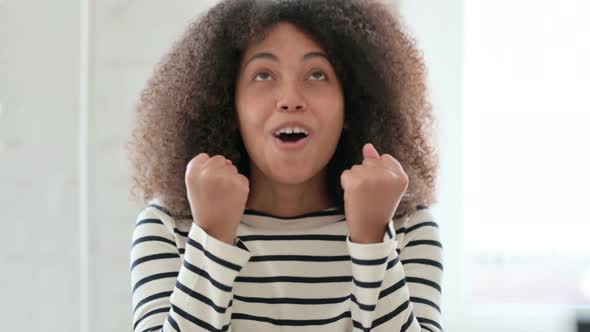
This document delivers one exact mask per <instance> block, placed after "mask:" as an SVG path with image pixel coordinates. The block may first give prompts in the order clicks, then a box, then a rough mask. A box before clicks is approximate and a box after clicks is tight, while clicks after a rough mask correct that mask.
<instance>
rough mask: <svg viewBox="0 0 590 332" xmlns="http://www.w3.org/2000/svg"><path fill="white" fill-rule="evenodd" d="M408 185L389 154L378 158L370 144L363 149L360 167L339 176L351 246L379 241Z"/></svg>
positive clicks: (398, 165)
mask: <svg viewBox="0 0 590 332" xmlns="http://www.w3.org/2000/svg"><path fill="white" fill-rule="evenodd" d="M408 183H409V179H408V175H407V174H406V173H405V172H404V170H403V168H402V166H401V164H400V163H399V162H398V161H397V160H396V159H395V158H393V157H392V156H391V155H389V154H382V155H381V157H380V156H379V153H378V152H377V150H376V149H375V147H374V146H373V144H370V143H368V144H365V145H364V146H363V162H362V164H361V165H354V166H353V167H352V168H351V169H347V170H345V171H344V172H342V175H341V176H340V184H341V185H342V189H344V211H345V215H346V222H347V225H348V233H349V235H350V240H351V241H352V242H355V243H378V242H382V241H383V237H384V235H385V231H386V229H387V225H388V224H389V222H390V221H391V220H392V218H393V215H394V214H395V211H396V210H397V206H398V205H399V202H400V201H401V198H402V196H403V195H404V193H405V192H406V189H407V188H408Z"/></svg>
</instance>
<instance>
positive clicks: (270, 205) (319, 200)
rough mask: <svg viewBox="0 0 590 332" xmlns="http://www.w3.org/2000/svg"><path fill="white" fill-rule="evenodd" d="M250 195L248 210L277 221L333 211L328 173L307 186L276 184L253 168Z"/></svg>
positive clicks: (318, 175)
mask: <svg viewBox="0 0 590 332" xmlns="http://www.w3.org/2000/svg"><path fill="white" fill-rule="evenodd" d="M250 169H251V172H250V194H249V195H248V201H247V203H246V208H248V209H253V210H257V211H261V212H265V213H268V214H271V215H273V216H278V217H293V216H298V215H302V214H306V213H310V212H316V211H320V210H324V209H327V208H329V207H332V202H331V201H330V199H329V195H328V194H327V191H326V171H327V170H326V169H324V170H322V171H321V172H319V173H318V174H316V175H315V176H314V177H312V178H311V179H309V180H307V181H306V182H302V183H296V184H289V183H280V182H276V181H273V179H271V178H268V177H267V176H266V175H264V173H262V172H261V171H260V170H259V169H258V168H257V167H256V166H255V165H251V168H250Z"/></svg>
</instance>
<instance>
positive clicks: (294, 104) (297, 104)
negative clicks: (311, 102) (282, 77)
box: [277, 84, 306, 111]
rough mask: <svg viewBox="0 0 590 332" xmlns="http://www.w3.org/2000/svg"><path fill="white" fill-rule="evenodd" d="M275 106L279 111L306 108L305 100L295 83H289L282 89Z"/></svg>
mask: <svg viewBox="0 0 590 332" xmlns="http://www.w3.org/2000/svg"><path fill="white" fill-rule="evenodd" d="M277 106H278V107H277V108H278V109H279V110H280V111H301V110H304V109H305V108H306V101H305V98H304V96H303V95H302V94H301V93H300V91H299V90H298V88H297V87H296V86H295V84H290V85H289V86H287V87H285V88H284V89H283V94H282V95H281V97H280V98H279V100H278V102H277Z"/></svg>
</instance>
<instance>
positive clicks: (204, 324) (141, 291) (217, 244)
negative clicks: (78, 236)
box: [130, 207, 251, 332]
mask: <svg viewBox="0 0 590 332" xmlns="http://www.w3.org/2000/svg"><path fill="white" fill-rule="evenodd" d="M174 233H182V232H180V231H178V229H176V228H175V223H174V220H173V219H172V217H170V216H169V215H167V214H165V213H162V212H161V211H159V210H157V209H155V208H152V207H147V208H146V209H144V210H142V211H141V212H140V214H139V216H138V218H137V221H136V223H135V228H134V231H133V243H132V246H131V253H130V268H131V287H132V302H133V331H138V332H139V331H180V330H182V331H204V330H207V331H222V330H223V331H231V328H230V318H231V305H232V303H231V299H232V297H233V292H232V289H233V286H234V281H235V278H236V277H237V275H238V273H239V272H240V270H241V269H242V267H244V266H245V264H246V263H247V262H248V260H249V258H250V256H251V253H250V252H249V251H247V250H246V249H242V248H245V247H244V246H242V248H240V247H238V246H232V245H229V244H227V243H225V242H223V241H220V240H217V239H216V238H214V237H212V236H209V235H208V234H207V233H206V232H205V231H204V230H203V229H202V228H201V227H199V226H198V225H197V224H196V223H192V224H191V228H190V231H189V232H188V237H187V241H186V248H185V251H184V254H183V255H181V253H180V250H179V247H178V245H177V242H176V241H175V235H174ZM185 235H186V233H185ZM238 242H239V240H238ZM238 245H239V243H238Z"/></svg>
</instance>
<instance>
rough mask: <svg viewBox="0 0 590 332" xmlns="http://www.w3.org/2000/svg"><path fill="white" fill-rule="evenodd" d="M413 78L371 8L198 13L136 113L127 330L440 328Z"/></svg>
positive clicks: (434, 229)
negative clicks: (136, 208)
mask: <svg viewBox="0 0 590 332" xmlns="http://www.w3.org/2000/svg"><path fill="white" fill-rule="evenodd" d="M424 82H425V68H424V65H423V62H422V59H421V57H420V56H419V53H418V51H417V50H416V48H415V46H414V43H413V41H412V40H411V38H409V37H408V36H407V34H406V33H405V32H404V31H403V29H402V28H401V26H400V22H399V20H398V17H397V16H396V15H395V14H394V13H393V11H392V10H391V9H390V8H388V7H387V6H386V5H384V4H382V3H380V2H378V1H368V0H346V1H345V0H337V1H309V0H302V1H247V0H233V1H225V2H221V3H219V4H218V5H216V6H215V7H213V8H212V9H210V10H209V11H208V12H207V13H206V14H205V15H203V16H201V17H200V18H199V19H198V20H197V21H196V22H195V23H193V24H192V25H191V26H190V27H189V28H188V30H187V31H186V33H185V34H184V36H183V38H182V39H180V40H179V41H178V42H177V43H176V44H175V45H174V47H173V49H172V50H171V51H170V52H169V53H168V54H167V56H166V57H165V58H164V59H163V60H162V62H161V63H160V64H159V66H158V68H157V70H156V72H155V74H154V76H153V77H152V78H151V79H150V81H149V82H148V84H147V87H146V88H145V90H144V92H143V94H142V95H141V97H140V101H139V103H138V107H137V110H138V127H137V128H136V129H135V131H134V136H133V140H132V142H131V143H132V144H131V146H130V148H131V160H132V162H133V166H134V169H133V170H134V180H135V189H136V191H137V192H139V193H141V194H143V196H144V198H145V199H146V201H149V203H148V206H147V207H146V208H145V209H143V210H142V211H141V212H140V214H139V216H138V218H137V222H136V227H135V231H134V235H133V245H132V250H131V257H130V259H131V279H132V288H133V315H134V330H135V331H151V330H160V329H163V330H164V331H174V330H176V331H181V330H182V331H193V330H194V331H200V330H208V331H227V330H234V331H283V330H298V331H299V330H301V331H317V330H318V329H320V328H321V329H324V330H329V331H352V330H355V329H361V330H374V331H398V330H400V331H422V330H426V331H442V329H443V328H442V319H441V308H440V302H441V288H440V285H441V281H442V270H443V268H442V245H441V243H440V235H439V231H438V224H437V223H436V222H434V220H433V218H432V215H431V213H430V210H429V208H428V206H429V205H431V204H433V203H435V202H436V198H435V197H434V193H435V180H436V172H437V162H438V160H437V156H436V154H435V149H434V147H433V145H432V139H431V135H432V133H431V131H432V130H431V124H432V122H433V121H432V120H433V119H432V114H431V109H430V105H429V103H428V101H427V98H426V89H425V85H424ZM367 142H368V143H369V144H366V143H367ZM383 152H385V153H383ZM380 153H383V154H380Z"/></svg>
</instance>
